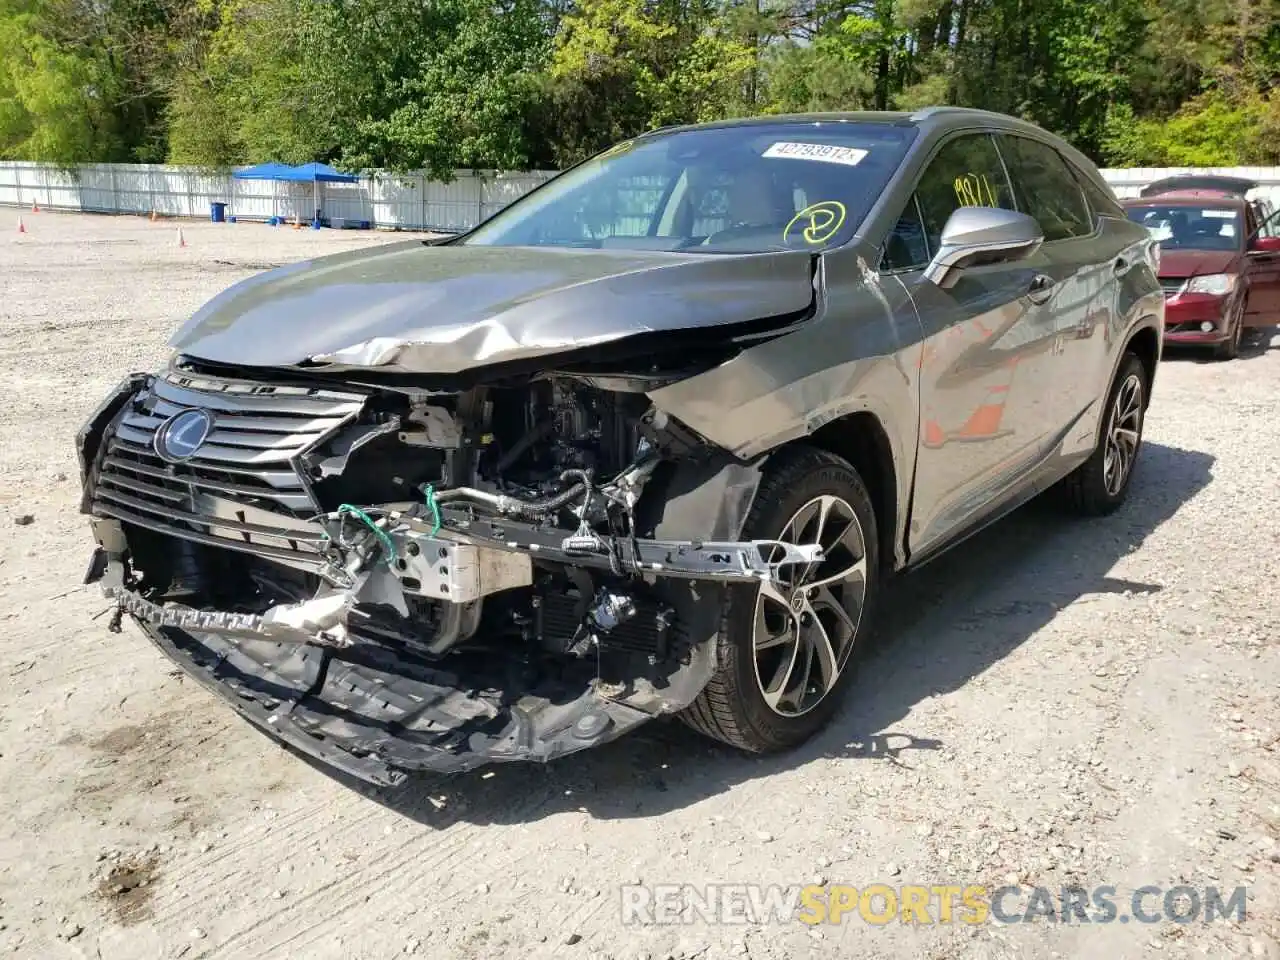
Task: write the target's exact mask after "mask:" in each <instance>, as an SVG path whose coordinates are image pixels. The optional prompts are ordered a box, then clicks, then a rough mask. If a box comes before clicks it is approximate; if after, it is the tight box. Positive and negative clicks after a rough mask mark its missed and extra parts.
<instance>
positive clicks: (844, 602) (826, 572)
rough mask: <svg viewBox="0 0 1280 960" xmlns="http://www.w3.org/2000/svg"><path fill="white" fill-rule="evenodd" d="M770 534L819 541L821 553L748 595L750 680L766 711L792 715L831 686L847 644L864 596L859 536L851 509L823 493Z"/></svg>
mask: <svg viewBox="0 0 1280 960" xmlns="http://www.w3.org/2000/svg"><path fill="white" fill-rule="evenodd" d="M777 539H778V540H781V541H783V542H786V543H792V544H796V545H812V544H819V545H820V546H821V547H822V549H823V553H824V558H823V559H822V560H820V561H818V562H816V563H808V564H796V565H792V566H788V567H784V568H783V569H782V574H781V575H780V578H779V581H778V582H777V583H764V584H761V586H760V592H759V595H758V596H757V598H756V610H755V627H754V630H753V636H752V647H753V656H754V663H755V673H756V681H757V683H759V685H760V692H761V693H762V694H763V695H764V700H765V703H766V704H767V705H768V706H769V708H770V709H771V710H773V711H774V712H775V713H777V714H780V715H782V716H787V717H797V716H800V715H801V714H804V713H808V712H809V711H810V710H812V709H813V708H814V707H816V706H817V705H818V704H819V703H821V702H822V700H823V699H824V698H825V697H826V696H827V694H829V693H830V692H831V690H832V689H833V688H834V687H835V685H836V682H837V681H838V680H839V679H840V674H841V672H842V671H843V670H844V666H845V664H846V663H847V662H848V659H849V654H850V653H851V652H852V650H853V644H854V640H855V638H856V637H857V634H858V624H859V623H860V622H861V619H862V609H863V605H864V603H865V601H866V595H867V550H866V540H865V537H864V534H863V530H862V524H861V523H860V522H859V520H858V515H857V513H855V512H854V509H853V507H852V506H851V505H850V504H849V502H848V501H846V500H844V499H843V498H841V497H838V496H831V495H823V496H819V497H814V498H813V499H812V500H810V501H809V502H808V503H806V504H805V505H804V506H802V507H801V508H800V509H799V510H797V511H796V512H795V514H794V515H792V517H791V519H790V520H788V521H787V524H786V526H785V527H783V529H782V533H781V534H779V536H778V537H777Z"/></svg>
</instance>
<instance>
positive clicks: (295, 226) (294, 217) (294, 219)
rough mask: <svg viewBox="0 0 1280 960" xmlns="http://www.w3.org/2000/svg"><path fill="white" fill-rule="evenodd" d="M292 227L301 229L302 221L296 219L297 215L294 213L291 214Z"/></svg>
mask: <svg viewBox="0 0 1280 960" xmlns="http://www.w3.org/2000/svg"><path fill="white" fill-rule="evenodd" d="M293 229H295V230H301V229H302V221H300V220H299V219H298V215H297V214H296V213H295V214H294V215H293Z"/></svg>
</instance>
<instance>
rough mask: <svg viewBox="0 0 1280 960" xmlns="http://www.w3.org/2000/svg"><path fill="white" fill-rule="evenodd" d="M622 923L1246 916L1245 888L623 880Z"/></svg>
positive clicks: (1184, 919) (1117, 920) (1083, 920)
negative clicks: (1224, 889) (647, 883)
mask: <svg viewBox="0 0 1280 960" xmlns="http://www.w3.org/2000/svg"><path fill="white" fill-rule="evenodd" d="M621 899H622V922H623V924H624V925H637V926H647V925H659V926H660V925H674V924H688V923H694V922H698V921H701V922H703V923H709V924H770V923H794V922H796V921H799V922H800V923H805V924H810V925H818V924H840V923H848V922H850V921H861V922H864V923H870V924H876V925H885V924H890V923H904V924H957V923H958V924H969V925H976V924H983V923H1000V924H1012V923H1035V922H1041V923H1046V922H1047V923H1078V924H1092V923H1104V924H1105V923H1162V922H1164V921H1169V920H1171V921H1173V922H1175V923H1192V922H1201V923H1212V922H1214V921H1217V920H1224V919H1233V920H1236V921H1243V920H1244V919H1245V905H1246V902H1247V900H1248V889H1247V888H1246V887H1234V888H1232V889H1230V890H1228V891H1223V890H1220V889H1219V888H1217V887H1191V886H1172V887H1160V886H1154V885H1152V886H1142V887H1138V888H1137V889H1135V890H1131V891H1125V892H1121V891H1120V890H1119V889H1118V888H1116V887H1114V886H1110V885H1101V886H1096V887H1083V886H1064V887H1059V888H1056V889H1051V888H1049V887H1026V886H1012V885H1010V886H1002V887H988V886H984V885H982V884H930V885H922V884H886V883H873V884H870V885H869V886H865V887H855V886H850V885H847V884H824V885H818V884H808V885H804V886H800V885H790V886H780V885H763V884H750V883H707V884H701V885H698V884H688V883H670V884H653V885H645V884H628V885H626V886H623V887H622V888H621Z"/></svg>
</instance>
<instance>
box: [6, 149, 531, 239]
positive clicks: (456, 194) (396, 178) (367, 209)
mask: <svg viewBox="0 0 1280 960" xmlns="http://www.w3.org/2000/svg"><path fill="white" fill-rule="evenodd" d="M553 175H554V174H553V173H551V172H547V171H533V172H529V173H503V172H498V171H478V170H458V171H456V172H455V179H454V180H453V181H452V182H451V183H442V182H440V181H434V180H430V179H428V178H427V177H426V176H425V175H423V174H421V173H414V174H404V175H392V174H375V175H373V176H368V177H362V178H361V180H360V182H359V183H321V184H319V185H318V187H313V185H312V184H310V183H280V182H276V181H271V180H236V179H234V178H233V177H231V176H230V174H216V173H215V174H211V173H208V172H207V171H202V170H199V169H196V168H194V167H175V166H165V165H162V164H138V163H99V164H86V165H84V166H80V167H76V168H74V169H71V170H63V169H59V168H57V167H52V166H48V165H45V164H39V163H23V162H16V161H8V160H6V161H0V205H9V206H18V207H30V206H31V205H32V204H33V203H36V204H39V205H40V206H41V207H47V208H49V209H52V210H80V211H85V212H92V213H132V214H142V215H147V214H150V213H151V212H152V211H155V212H156V213H157V214H160V215H162V216H169V217H208V216H209V212H210V204H212V203H214V202H221V203H225V204H227V211H226V212H227V215H228V216H234V217H236V218H237V219H244V220H266V219H268V218H270V217H273V216H276V217H282V218H284V219H286V220H292V219H293V218H294V217H295V216H296V217H298V218H299V219H300V220H302V221H304V222H309V221H310V220H311V219H312V216H313V215H314V213H315V208H316V206H317V200H318V205H319V207H320V209H321V210H322V211H323V217H324V218H325V219H333V218H339V217H340V218H342V219H343V220H346V221H354V222H356V223H367V224H368V225H369V226H370V227H377V228H383V229H393V230H395V229H399V230H446V231H454V230H465V229H468V228H470V227H472V226H474V225H475V224H477V223H479V222H480V221H481V220H483V219H485V218H486V217H489V216H491V215H493V214H494V213H496V212H497V211H498V210H501V209H502V208H503V207H505V206H506V205H507V204H508V203H510V202H511V201H512V200H514V199H516V198H517V197H519V196H520V195H522V194H524V193H526V192H527V191H529V190H531V189H533V188H534V187H535V186H537V185H538V184H540V183H543V182H545V181H546V180H548V179H549V178H550V177H552V176H553ZM317 193H318V197H317Z"/></svg>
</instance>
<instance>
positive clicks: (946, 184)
mask: <svg viewBox="0 0 1280 960" xmlns="http://www.w3.org/2000/svg"><path fill="white" fill-rule="evenodd" d="M916 199H917V201H918V202H919V204H920V215H921V219H922V220H923V222H924V231H925V235H926V236H927V237H928V239H929V249H930V250H937V249H938V247H939V246H940V245H941V241H942V228H943V227H944V226H946V223H947V218H948V217H950V216H951V214H953V213H955V211H956V210H958V209H960V208H961V207H999V208H1001V209H1004V210H1014V209H1016V208H1015V207H1014V204H1013V193H1012V191H1011V190H1010V189H1009V181H1008V179H1006V177H1005V173H1004V165H1003V164H1002V163H1001V162H1000V154H999V153H997V152H996V147H995V142H994V141H993V140H992V139H991V137H990V136H989V135H988V134H985V133H984V134H970V135H967V136H963V137H957V138H956V139H955V140H951V141H948V142H947V144H946V145H945V146H943V148H942V149H941V150H939V151H938V154H937V156H935V157H934V158H933V160H931V161H930V163H929V166H928V168H927V169H926V170H925V172H924V174H923V175H922V176H921V178H920V185H919V186H918V187H916Z"/></svg>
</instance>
